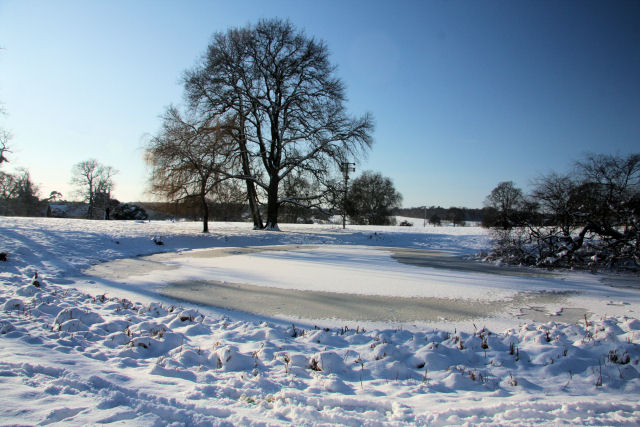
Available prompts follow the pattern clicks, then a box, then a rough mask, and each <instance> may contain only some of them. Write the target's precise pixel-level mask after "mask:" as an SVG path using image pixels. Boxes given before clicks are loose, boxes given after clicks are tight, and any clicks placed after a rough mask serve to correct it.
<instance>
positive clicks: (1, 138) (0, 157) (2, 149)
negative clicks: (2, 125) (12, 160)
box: [0, 129, 11, 164]
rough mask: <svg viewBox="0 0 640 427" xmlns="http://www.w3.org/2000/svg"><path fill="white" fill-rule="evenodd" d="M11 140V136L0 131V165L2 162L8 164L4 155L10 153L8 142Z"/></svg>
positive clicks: (2, 130)
mask: <svg viewBox="0 0 640 427" xmlns="http://www.w3.org/2000/svg"><path fill="white" fill-rule="evenodd" d="M10 139H11V134H10V133H9V132H7V131H6V130H4V129H0V164H2V163H4V162H8V161H9V160H7V157H6V156H5V154H6V153H10V152H11V151H10V150H9V140H10Z"/></svg>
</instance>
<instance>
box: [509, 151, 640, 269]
mask: <svg viewBox="0 0 640 427" xmlns="http://www.w3.org/2000/svg"><path fill="white" fill-rule="evenodd" d="M534 185H535V186H534V189H533V191H532V192H531V194H530V195H529V196H528V197H527V198H526V200H524V202H523V203H521V205H520V213H519V215H518V216H517V222H516V223H515V224H514V223H510V225H514V229H513V230H508V231H507V232H503V233H500V235H499V237H498V238H497V241H498V245H497V248H496V253H497V254H498V255H499V256H501V257H503V259H505V260H506V261H509V262H515V263H520V262H522V263H527V264H537V265H544V266H562V267H574V266H577V267H589V268H598V267H607V268H611V267H613V266H617V267H629V266H634V268H638V267H640V245H639V244H638V242H640V154H631V155H628V156H612V155H590V156H587V157H586V158H585V159H584V160H582V161H580V162H576V164H575V167H574V171H573V172H572V173H571V174H558V173H551V174H548V175H545V176H542V177H539V178H538V179H537V180H536V181H535V183H534Z"/></svg>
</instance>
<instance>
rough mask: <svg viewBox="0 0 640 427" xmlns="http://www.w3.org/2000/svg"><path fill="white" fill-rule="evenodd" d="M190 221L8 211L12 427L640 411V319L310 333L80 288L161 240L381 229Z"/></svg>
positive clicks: (5, 386) (6, 305)
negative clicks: (36, 216) (102, 267)
mask: <svg viewBox="0 0 640 427" xmlns="http://www.w3.org/2000/svg"><path fill="white" fill-rule="evenodd" d="M92 224H96V225H92ZM147 225H148V226H149V228H148V229H145V228H144V227H147ZM174 226H175V228H172V227H174ZM84 227H86V229H83V228H84ZM190 227H192V226H191V225H183V224H178V225H175V224H164V223H163V224H154V223H151V224H148V223H145V224H139V223H124V224H117V225H111V224H108V225H103V223H101V222H94V223H88V222H83V221H79V222H76V221H68V222H67V223H65V222H55V221H52V222H50V223H47V222H44V221H42V220H27V219H5V218H0V233H2V237H3V238H4V240H3V243H2V244H3V245H4V247H3V248H2V249H3V250H6V251H7V252H9V254H10V258H9V261H8V262H7V263H2V264H0V267H1V268H2V270H0V308H1V309H0V316H1V317H0V401H1V404H0V415H1V416H2V420H3V422H4V423H8V424H49V423H65V424H73V425H85V424H99V423H100V424H101V423H124V424H131V425H166V424H174V423H175V424H176V425H222V424H226V425H228V424H232V425H239V424H240V425H251V424H256V425H264V424H271V425H273V424H277V425H282V424H293V425H312V424H340V425H387V424H388V425H397V424H419V425H425V424H428V425H451V424H465V423H467V424H482V423H486V424H616V425H625V424H627V425H637V424H638V423H640V404H638V402H637V396H638V393H639V392H640V370H639V365H640V347H639V346H638V340H639V339H640V321H639V320H638V319H637V318H636V317H634V316H600V317H592V318H588V319H584V321H582V322H580V323H577V324H563V323H554V322H549V323H542V324H540V323H524V324H522V325H520V326H519V327H517V328H511V329H508V330H505V331H500V330H493V331H491V330H488V329H485V328H478V329H476V330H473V331H468V332H464V331H459V330H454V331H444V330H439V329H424V330H413V331H408V330H403V329H401V328H389V327H387V328H379V329H372V330H369V329H366V330H365V329H362V328H344V327H342V328H335V327H333V328H325V327H322V326H319V327H317V328H314V327H313V326H311V327H309V326H305V325H283V324H282V322H279V321H274V320H272V319H268V318H263V319H260V320H257V321H247V320H238V319H236V318H234V317H228V316H219V315H210V314H208V313H206V312H205V311H202V310H196V309H193V308H180V307H179V305H178V304H171V303H166V302H165V303H160V302H157V301H153V302H152V301H150V302H144V303H141V302H136V301H135V300H133V301H132V300H130V299H124V298H122V297H115V296H110V295H89V294H86V293H83V292H81V291H78V290H76V289H74V285H75V284H76V282H77V281H79V280H87V278H86V277H85V278H84V279H79V278H78V277H80V276H77V275H78V269H81V268H84V267H85V266H88V265H91V264H92V263H95V262H97V261H101V260H110V259H116V258H119V257H124V256H131V255H134V254H135V253H136V252H137V253H152V252H154V251H157V250H158V249H157V247H155V246H156V245H155V244H154V243H153V242H151V236H152V235H160V234H162V239H163V241H164V242H165V243H166V246H168V247H169V249H171V250H178V249H186V248H188V247H190V246H196V247H207V246H215V245H216V244H218V245H224V244H229V245H231V246H241V245H240V241H243V242H244V243H245V244H248V243H251V242H253V243H255V244H265V243H266V242H277V243H279V244H299V243H305V244H307V243H310V242H313V243H315V244H321V243H322V242H323V241H325V240H327V241H330V243H337V242H340V241H341V240H340V239H344V242H346V243H347V244H359V245H361V244H363V241H364V240H365V239H367V240H368V239H369V238H368V237H366V236H368V235H371V234H367V233H369V231H366V230H364V231H363V230H356V231H352V232H350V233H348V234H342V232H341V231H337V230H331V229H323V230H311V231H309V230H304V229H296V230H295V231H285V232H283V233H256V234H255V237H254V234H253V232H251V231H249V230H248V229H244V228H243V227H244V226H235V225H232V226H229V227H228V228H227V229H223V228H222V227H220V228H218V229H217V233H218V234H216V235H214V236H200V235H198V234H197V233H196V231H195V229H196V228H195V227H194V229H193V230H192V231H189V228H190ZM283 228H285V227H283ZM96 229H97V230H96ZM171 229H172V230H173V232H170V230H171ZM91 230H92V231H91ZM145 230H147V231H145ZM160 230H163V231H162V233H160V232H159V231H160ZM225 230H226V231H225ZM285 230H286V228H285ZM375 233H377V231H376V232H375ZM394 233H396V232H389V233H388V234H387V232H386V231H383V233H382V236H384V239H388V240H385V241H386V242H388V241H393V242H395V244H398V242H403V243H404V244H405V246H406V247H419V245H420V244H422V243H424V242H425V240H428V239H429V235H422V234H413V235H410V233H408V234H406V233H403V232H397V234H394ZM374 236H375V235H374ZM225 237H226V239H225ZM330 237H332V238H331V239H330ZM374 238H375V237H372V238H371V239H374ZM447 239H450V240H452V241H455V243H453V244H451V245H450V246H449V247H448V249H449V250H451V251H456V252H458V253H464V252H466V251H470V250H471V249H472V248H473V247H474V246H475V245H477V244H478V242H479V241H481V240H482V239H483V237H482V235H479V234H476V235H472V234H468V235H449V236H448V237H434V238H433V240H435V241H437V242H439V244H442V245H444V244H445V242H446V241H447ZM456 239H458V240H456ZM116 241H117V242H119V243H116ZM223 242H224V243H223ZM35 270H38V272H39V281H40V283H41V286H39V287H35V286H34V285H33V279H32V278H33V275H34V272H35ZM26 289H28V290H29V291H26ZM627 307H631V309H636V310H637V308H638V307H637V305H636V304H635V303H633V304H631V305H630V306H627Z"/></svg>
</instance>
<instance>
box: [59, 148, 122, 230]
mask: <svg viewBox="0 0 640 427" xmlns="http://www.w3.org/2000/svg"><path fill="white" fill-rule="evenodd" d="M117 173H118V171H117V170H116V169H114V168H113V167H111V166H105V165H103V164H101V163H100V162H98V161H97V160H96V159H89V160H84V161H82V162H79V163H76V164H75V165H74V166H73V168H72V170H71V184H73V185H75V186H76V187H78V194H79V195H80V197H81V198H82V199H83V200H84V201H85V202H87V203H88V204H89V207H88V209H87V218H89V219H94V218H95V217H96V214H97V212H96V200H97V198H98V197H101V198H103V199H104V200H105V206H103V207H104V208H105V209H106V208H107V207H108V206H107V204H108V202H109V199H110V197H111V191H112V190H113V187H114V183H113V177H114V175H115V174H117Z"/></svg>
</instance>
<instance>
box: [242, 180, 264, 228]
mask: <svg viewBox="0 0 640 427" xmlns="http://www.w3.org/2000/svg"><path fill="white" fill-rule="evenodd" d="M245 182H246V184H247V198H248V199H249V209H250V210H251V217H252V218H253V229H254V230H262V229H263V228H264V225H263V224H262V216H260V209H259V207H258V197H257V194H256V187H255V185H254V183H253V181H249V180H247V181H245Z"/></svg>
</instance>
